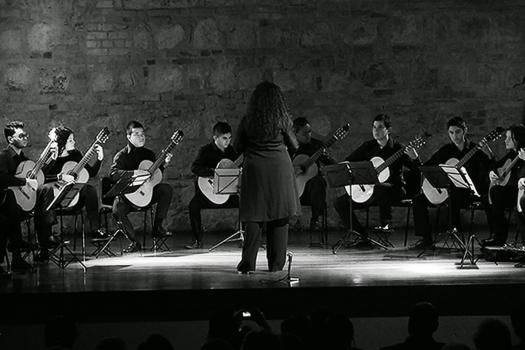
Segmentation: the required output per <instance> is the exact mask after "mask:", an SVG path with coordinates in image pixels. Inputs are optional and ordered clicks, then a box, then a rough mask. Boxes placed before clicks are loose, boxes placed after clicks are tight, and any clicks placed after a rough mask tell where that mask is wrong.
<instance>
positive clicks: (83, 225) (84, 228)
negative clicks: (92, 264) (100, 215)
mask: <svg viewBox="0 0 525 350" xmlns="http://www.w3.org/2000/svg"><path fill="white" fill-rule="evenodd" d="M80 221H81V224H82V228H81V229H82V231H81V232H82V261H83V262H86V226H85V223H84V212H83V211H81V212H80Z"/></svg>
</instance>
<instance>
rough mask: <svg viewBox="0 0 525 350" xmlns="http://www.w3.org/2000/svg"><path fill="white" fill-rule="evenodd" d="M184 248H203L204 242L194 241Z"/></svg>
mask: <svg viewBox="0 0 525 350" xmlns="http://www.w3.org/2000/svg"><path fill="white" fill-rule="evenodd" d="M184 248H186V249H201V248H202V242H199V241H193V242H192V243H191V244H188V245H187V246H185V247H184Z"/></svg>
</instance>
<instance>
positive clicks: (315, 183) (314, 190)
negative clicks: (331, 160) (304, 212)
mask: <svg viewBox="0 0 525 350" xmlns="http://www.w3.org/2000/svg"><path fill="white" fill-rule="evenodd" d="M301 204H304V205H309V206H311V207H312V221H317V219H318V218H319V216H322V215H323V212H324V209H325V207H326V181H325V179H323V177H322V176H315V177H313V178H311V179H310V180H309V181H308V182H307V183H306V186H305V187H304V192H303V194H302V196H301Z"/></svg>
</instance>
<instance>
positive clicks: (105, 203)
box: [91, 176, 169, 256]
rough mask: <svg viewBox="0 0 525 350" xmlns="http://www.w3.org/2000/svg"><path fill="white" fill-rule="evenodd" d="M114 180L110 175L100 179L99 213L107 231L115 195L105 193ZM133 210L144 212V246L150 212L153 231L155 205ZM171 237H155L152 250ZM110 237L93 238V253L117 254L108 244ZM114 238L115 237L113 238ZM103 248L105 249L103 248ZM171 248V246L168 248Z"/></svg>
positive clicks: (160, 246)
mask: <svg viewBox="0 0 525 350" xmlns="http://www.w3.org/2000/svg"><path fill="white" fill-rule="evenodd" d="M113 184H114V182H113V180H112V179H111V178H110V177H107V176H105V177H102V178H101V179H100V192H101V194H102V195H101V206H100V210H99V215H100V216H104V226H105V228H106V232H108V233H109V221H108V214H111V213H112V211H113V201H114V197H110V198H108V197H106V196H105V194H106V193H108V192H109V190H110V189H111V187H112V186H113ZM132 212H142V213H144V216H143V238H142V242H143V243H142V246H143V247H145V246H146V235H147V228H148V225H147V220H148V214H149V216H150V223H151V231H152V232H153V220H154V215H153V207H152V206H151V205H148V206H146V207H144V208H134V209H133V210H132ZM167 238H169V237H158V238H157V237H154V238H153V245H152V247H151V250H154V251H156V250H158V249H160V248H162V247H166V248H168V247H167V245H166V239H167ZM108 239H110V238H100V239H94V240H91V243H92V244H93V245H94V246H95V247H96V249H95V251H94V252H93V253H92V255H95V256H98V255H99V254H101V253H104V254H106V255H108V256H115V255H116V254H115V253H114V252H113V251H112V250H111V249H110V245H108V244H106V243H107V241H108ZM111 239H113V238H111ZM120 245H121V250H122V242H121V243H120ZM102 248H103V249H102ZM168 249H169V248H168Z"/></svg>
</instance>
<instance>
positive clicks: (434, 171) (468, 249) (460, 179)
mask: <svg viewBox="0 0 525 350" xmlns="http://www.w3.org/2000/svg"><path fill="white" fill-rule="evenodd" d="M420 170H421V172H422V173H423V175H424V176H425V178H426V179H427V180H428V181H429V182H430V184H431V185H432V186H434V187H435V188H441V189H445V188H446V189H448V191H449V203H448V207H449V214H448V216H449V230H448V231H447V236H446V237H445V241H444V244H445V247H446V245H447V242H448V240H449V239H452V242H453V243H452V247H453V246H456V247H457V249H459V250H463V251H464V254H463V258H462V259H461V263H460V264H459V265H460V267H459V268H463V266H464V265H465V259H466V258H467V256H468V257H469V260H470V265H471V266H476V262H475V258H474V240H475V239H476V236H475V235H474V234H471V235H470V236H469V239H468V241H467V243H465V242H464V241H463V239H461V238H460V237H459V236H458V230H457V228H455V227H453V224H452V205H451V203H450V194H451V192H452V190H453V188H454V187H456V188H464V189H467V190H470V191H471V192H472V193H473V194H474V195H475V196H477V197H479V194H478V191H477V190H476V187H475V186H474V183H473V182H472V180H471V178H470V176H469V175H468V173H467V171H466V170H465V168H463V167H461V168H457V167H456V166H455V165H448V164H440V165H439V166H422V167H420ZM425 252H426V249H425V250H423V251H422V252H421V253H419V254H418V257H421V256H422V255H423V254H424V253H425Z"/></svg>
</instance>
